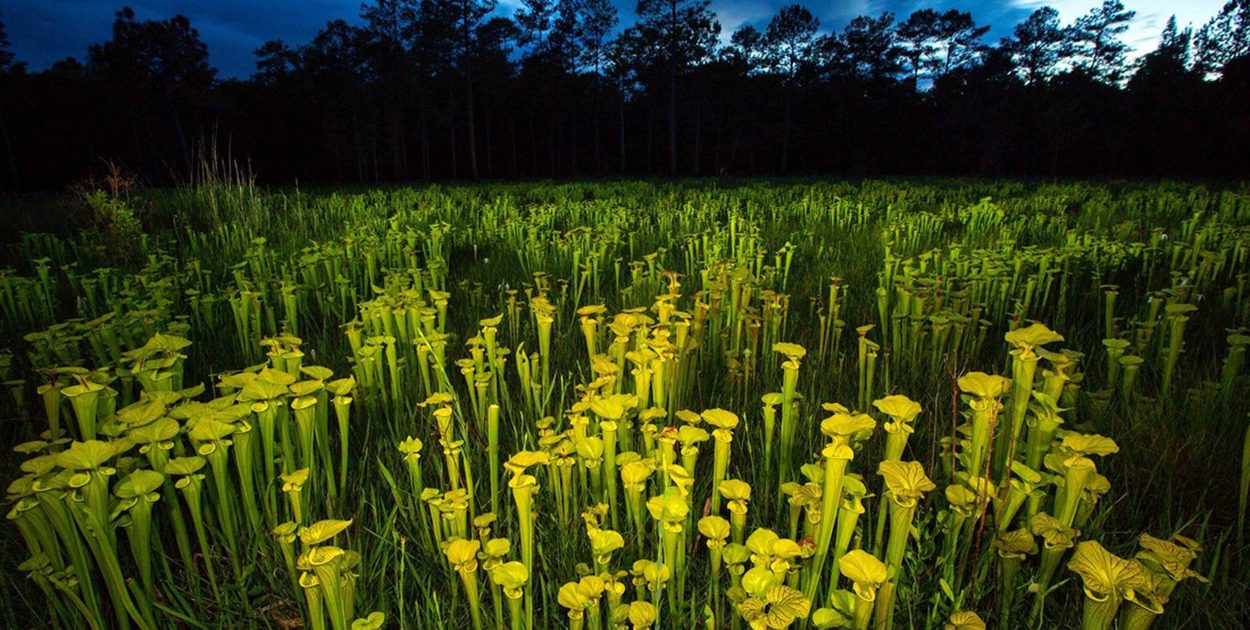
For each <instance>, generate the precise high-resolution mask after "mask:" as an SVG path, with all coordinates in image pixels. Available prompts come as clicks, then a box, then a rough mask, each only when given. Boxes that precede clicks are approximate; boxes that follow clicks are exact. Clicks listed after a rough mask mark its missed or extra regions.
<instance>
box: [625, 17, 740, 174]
mask: <svg viewBox="0 0 1250 630" xmlns="http://www.w3.org/2000/svg"><path fill="white" fill-rule="evenodd" d="M708 4H709V0H639V1H638V8H637V11H636V12H637V14H638V22H637V23H636V24H635V25H634V26H633V27H631V28H632V29H635V30H636V31H637V34H638V37H639V38H640V40H641V41H643V42H647V43H649V44H652V45H654V47H655V50H656V51H657V52H658V53H659V55H660V56H661V60H662V63H663V64H664V66H665V67H666V68H667V71H668V72H667V74H668V90H667V91H668V162H669V167H668V168H669V174H672V175H676V174H677V77H678V76H679V75H681V74H684V73H685V72H686V71H687V69H689V67H690V66H691V65H693V64H695V63H697V62H699V61H701V60H704V59H706V58H707V57H708V56H709V55H710V54H711V51H712V49H713V47H714V46H715V45H716V38H717V37H719V36H720V23H719V22H717V21H716V15H715V14H714V13H712V10H711V9H709V8H708Z"/></svg>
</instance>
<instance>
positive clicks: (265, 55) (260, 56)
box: [252, 39, 299, 84]
mask: <svg viewBox="0 0 1250 630" xmlns="http://www.w3.org/2000/svg"><path fill="white" fill-rule="evenodd" d="M253 52H254V54H255V55H256V73H255V74H253V75H252V78H253V79H254V80H255V81H257V82H258V83H265V84H274V83H277V82H278V81H281V80H282V79H284V78H286V77H287V76H288V75H289V74H291V72H293V71H294V70H295V69H296V67H297V66H298V64H299V54H297V53H296V51H294V50H292V49H291V47H290V46H287V45H286V42H284V41H282V40H280V39H271V40H269V41H267V42H265V43H264V44H261V45H260V47H259V48H257V49H256V50H255V51H253Z"/></svg>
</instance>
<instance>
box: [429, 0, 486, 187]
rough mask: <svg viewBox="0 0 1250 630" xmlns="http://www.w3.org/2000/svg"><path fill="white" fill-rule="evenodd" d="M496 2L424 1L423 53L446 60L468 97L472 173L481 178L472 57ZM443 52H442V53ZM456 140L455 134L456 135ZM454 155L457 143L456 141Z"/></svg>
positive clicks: (466, 108)
mask: <svg viewBox="0 0 1250 630" xmlns="http://www.w3.org/2000/svg"><path fill="white" fill-rule="evenodd" d="M495 6H496V0H422V2H421V12H420V17H419V19H420V24H419V25H418V28H419V29H420V33H421V37H422V39H423V40H424V42H423V44H424V48H423V50H422V52H423V53H425V52H429V53H431V54H432V55H441V56H444V57H445V59H446V60H447V66H448V67H447V69H448V70H449V71H451V72H453V73H454V74H455V77H456V79H458V80H459V83H460V88H461V89H462V90H463V94H464V97H465V101H466V102H465V104H464V112H465V127H466V129H467V131H468V139H467V143H466V144H467V145H468V149H469V172H470V174H471V175H472V176H473V178H474V179H476V178H477V177H478V175H479V172H478V161H477V144H478V142H477V104H476V93H475V90H474V86H475V82H474V78H473V64H472V63H470V57H471V56H472V54H473V51H474V49H475V48H476V47H477V46H478V42H477V41H476V38H477V36H478V35H479V32H480V31H479V27H480V26H481V25H482V23H483V21H484V20H485V19H486V16H488V15H490V14H491V12H493V11H494V10H495ZM439 49H441V52H440V51H439ZM448 97H449V101H450V103H449V106H450V108H451V109H452V110H453V111H454V110H455V109H456V105H455V98H454V92H453V93H449V95H448ZM453 136H454V134H453ZM451 144H452V147H453V155H454V146H455V144H456V143H455V141H454V137H453V141H452V143H451Z"/></svg>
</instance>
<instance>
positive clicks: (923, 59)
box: [897, 9, 942, 91]
mask: <svg viewBox="0 0 1250 630" xmlns="http://www.w3.org/2000/svg"><path fill="white" fill-rule="evenodd" d="M941 21H942V16H941V14H939V13H938V12H937V11H934V10H933V9H921V10H919V11H916V12H915V13H912V14H911V15H909V16H907V20H906V21H904V22H903V23H902V24H899V25H898V30H897V35H898V40H899V43H900V44H901V46H902V53H901V56H902V58H903V59H905V60H906V62H907V66H906V69H907V71H908V73H909V74H910V75H911V85H912V89H913V90H916V91H919V90H920V77H921V76H922V75H924V74H927V73H928V72H929V71H931V70H932V69H933V66H934V59H935V58H936V56H937V53H938V50H939V47H938V41H937V38H938V28H939V26H938V23H939V22H941Z"/></svg>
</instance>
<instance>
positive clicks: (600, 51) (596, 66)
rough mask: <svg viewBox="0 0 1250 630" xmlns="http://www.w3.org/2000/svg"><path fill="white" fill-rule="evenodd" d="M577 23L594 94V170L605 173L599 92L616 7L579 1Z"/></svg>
mask: <svg viewBox="0 0 1250 630" xmlns="http://www.w3.org/2000/svg"><path fill="white" fill-rule="evenodd" d="M576 7H577V15H578V22H579V23H580V24H581V28H580V30H579V37H578V47H579V49H580V51H581V54H580V56H579V58H578V61H579V62H580V63H581V64H582V66H583V67H586V68H589V69H590V72H591V79H592V81H591V86H592V89H593V91H594V94H593V103H594V104H593V109H594V111H593V112H592V116H593V118H594V126H595V128H594V135H595V173H596V174H602V173H603V143H602V140H603V135H602V132H601V130H600V106H599V99H600V93H601V92H602V91H603V86H602V82H603V68H604V66H605V65H606V64H607V56H608V50H607V47H608V35H609V34H611V32H612V29H613V28H615V27H616V23H617V17H616V7H615V6H613V5H612V3H611V1H610V0H576Z"/></svg>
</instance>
